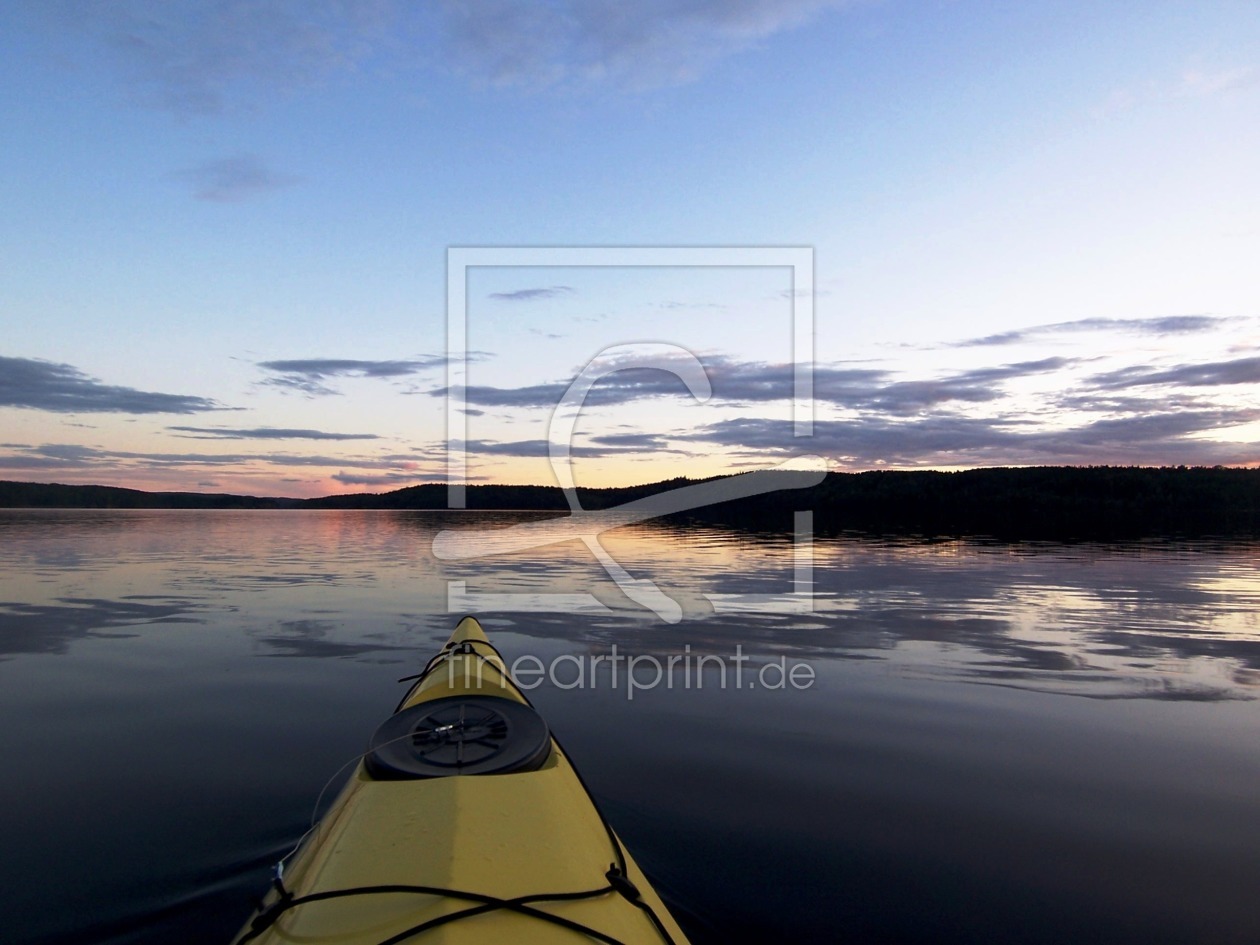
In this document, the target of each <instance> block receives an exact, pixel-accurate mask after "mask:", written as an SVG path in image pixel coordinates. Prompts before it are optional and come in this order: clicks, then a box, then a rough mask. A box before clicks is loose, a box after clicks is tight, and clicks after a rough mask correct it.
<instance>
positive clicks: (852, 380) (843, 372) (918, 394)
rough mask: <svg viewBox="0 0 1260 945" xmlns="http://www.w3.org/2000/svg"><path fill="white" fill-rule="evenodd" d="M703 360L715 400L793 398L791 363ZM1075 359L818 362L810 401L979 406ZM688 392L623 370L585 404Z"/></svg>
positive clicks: (536, 393) (515, 403) (536, 388)
mask: <svg viewBox="0 0 1260 945" xmlns="http://www.w3.org/2000/svg"><path fill="white" fill-rule="evenodd" d="M703 361H704V364H705V370H706V372H707V374H708V375H709V380H710V382H711V383H712V386H713V402H715V403H722V402H726V403H741V404H747V403H765V402H771V401H785V400H790V399H791V398H792V396H793V390H794V386H793V385H794V382H795V377H796V372H795V366H794V365H792V364H787V363H780V364H767V363H764V362H751V361H738V360H735V359H733V358H729V357H725V356H721V355H710V356H708V357H706V358H704V359H703ZM1072 363H1074V361H1073V359H1070V358H1043V359H1041V360H1037V361H1021V362H1016V363H1013V364H1004V365H998V366H995V367H989V368H979V369H976V370H972V371H964V372H961V373H957V374H953V375H945V376H943V377H939V378H930V379H922V380H907V381H898V380H895V379H894V375H893V374H892V372H890V371H888V370H885V369H882V368H870V367H850V366H847V365H842V364H841V365H818V366H816V367H815V368H814V370H813V379H814V399H815V400H816V401H817V402H819V403H825V404H831V405H834V406H838V407H846V408H851V409H871V410H879V411H889V412H893V413H907V412H913V411H916V410H922V409H924V408H927V407H931V406H934V405H937V404H942V403H948V402H950V401H963V402H971V403H980V402H984V401H990V400H995V399H997V398H998V397H1000V396H1002V384H1003V383H1004V382H1005V381H1008V380H1012V379H1015V378H1020V377H1030V376H1033V375H1036V374H1045V373H1050V372H1054V371H1058V370H1061V369H1063V368H1064V367H1066V366H1068V365H1070V364H1072ZM567 390H568V383H566V382H555V383H550V384H533V385H528V386H525V387H517V388H503V387H490V386H478V385H470V386H469V387H467V388H466V389H465V391H464V399H465V402H466V403H470V404H477V405H479V406H482V407H535V408H551V407H555V406H556V404H558V403H559V402H560V400H561V399H562V398H563V397H564V394H565V392H566V391H567ZM445 393H446V388H440V389H438V390H436V391H433V394H434V395H435V396H441V395H445ZM689 396H690V395H689V394H688V393H687V390H686V387H685V386H684V385H683V383H682V382H681V381H680V380H679V379H678V377H676V376H675V375H673V374H671V373H669V372H668V371H659V370H653V369H649V368H637V367H627V368H626V369H624V370H621V371H618V372H616V373H615V374H610V375H608V376H607V377H604V378H602V379H601V380H600V381H599V382H598V383H597V384H596V385H595V387H594V388H592V390H591V392H590V394H589V396H588V397H587V403H589V404H592V405H601V404H618V403H629V402H631V401H635V400H642V399H646V398H652V397H689Z"/></svg>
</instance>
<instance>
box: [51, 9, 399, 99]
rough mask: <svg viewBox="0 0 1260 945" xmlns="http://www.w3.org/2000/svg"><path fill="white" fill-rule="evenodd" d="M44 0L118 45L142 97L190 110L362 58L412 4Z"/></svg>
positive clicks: (271, 90)
mask: <svg viewBox="0 0 1260 945" xmlns="http://www.w3.org/2000/svg"><path fill="white" fill-rule="evenodd" d="M46 7H47V11H46V12H48V13H49V15H52V16H57V17H58V18H59V20H58V23H57V25H58V26H59V27H61V28H63V29H65V28H72V29H76V30H82V31H84V32H86V33H88V34H89V35H90V36H92V37H94V38H96V39H97V40H98V41H100V42H102V43H103V44H104V45H105V46H106V47H107V48H108V49H110V50H111V51H112V52H113V53H114V54H115V56H116V57H117V59H118V62H119V65H120V67H121V68H122V70H123V73H124V75H125V77H126V80H127V81H128V83H129V85H130V88H131V89H132V92H133V93H134V95H135V97H136V98H137V99H138V100H140V101H142V102H144V103H145V104H149V105H153V106H155V107H159V108H163V109H167V110H170V111H173V112H176V113H179V114H182V115H210V114H216V113H219V112H223V111H226V110H228V109H229V108H231V107H232V106H233V105H241V104H244V105H253V104H256V103H257V102H259V101H261V100H266V99H267V98H269V97H271V96H273V95H275V94H277V93H281V94H283V93H287V92H291V91H293V90H295V89H298V88H300V87H302V86H305V85H308V84H310V83H312V82H316V81H319V80H320V79H323V78H324V77H327V76H329V75H331V74H333V73H335V72H339V71H345V70H349V69H351V68H354V67H355V66H356V65H358V64H359V63H361V62H362V61H363V60H364V59H366V58H367V57H368V56H369V55H370V54H371V53H372V51H373V50H374V49H375V48H376V47H377V46H378V44H380V43H381V41H382V40H383V39H384V38H385V37H387V36H388V35H389V34H390V32H391V27H392V26H393V25H394V24H395V23H396V20H397V15H398V14H399V12H401V11H402V10H404V9H405V7H404V6H403V5H401V4H400V3H398V2H397V0H301V2H298V0H234V2H231V3H224V2H218V3H195V4H188V3H170V2H169V0H112V2H110V3H108V4H96V3H88V4H84V3H79V2H76V0H48V2H47V4H46Z"/></svg>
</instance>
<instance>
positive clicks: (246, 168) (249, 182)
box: [174, 154, 301, 203]
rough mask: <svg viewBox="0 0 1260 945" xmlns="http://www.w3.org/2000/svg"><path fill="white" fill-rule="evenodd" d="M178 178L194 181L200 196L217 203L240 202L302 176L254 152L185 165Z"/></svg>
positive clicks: (202, 198)
mask: <svg viewBox="0 0 1260 945" xmlns="http://www.w3.org/2000/svg"><path fill="white" fill-rule="evenodd" d="M174 176H175V178H176V179H177V180H181V181H184V182H185V183H187V184H191V185H192V188H193V196H195V197H196V198H197V199H198V200H210V201H213V202H215V203H239V202H240V201H242V200H248V199H249V198H251V197H257V196H259V195H261V194H265V193H268V192H269V191H273V190H280V189H281V188H284V187H289V186H292V185H293V184H296V183H298V182H299V181H300V180H301V178H298V177H294V176H293V175H291V174H282V173H280V172H278V171H273V170H272V169H271V168H269V167H268V166H267V165H266V164H265V163H264V162H263V160H262V158H260V157H258V156H257V155H254V154H238V155H235V156H234V157H225V158H217V159H215V160H212V161H206V162H204V163H202V164H198V165H197V166H196V167H189V168H185V169H184V170H182V171H176V172H175V174H174Z"/></svg>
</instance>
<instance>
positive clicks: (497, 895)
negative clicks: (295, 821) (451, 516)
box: [236, 617, 686, 945]
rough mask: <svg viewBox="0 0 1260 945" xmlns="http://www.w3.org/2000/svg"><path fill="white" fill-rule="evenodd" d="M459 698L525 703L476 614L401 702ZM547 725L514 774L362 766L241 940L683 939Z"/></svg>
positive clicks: (459, 944) (415, 710) (406, 706)
mask: <svg viewBox="0 0 1260 945" xmlns="http://www.w3.org/2000/svg"><path fill="white" fill-rule="evenodd" d="M459 696H473V697H477V698H478V699H483V700H484V697H491V699H492V700H510V701H512V702H515V703H517V704H524V705H528V701H527V700H526V699H525V698H524V696H523V695H522V694H521V693H520V691H519V690H518V689H517V688H516V687H515V685H514V684H513V683H512V682H511V679H510V677H508V675H507V673H506V669H505V668H504V667H503V665H502V661H501V659H500V658H499V657H498V654H497V652H495V651H494V650H493V648H492V647H491V646H490V644H489V641H488V640H487V639H486V636H485V633H484V631H483V630H482V628H481V626H480V624H478V623H477V621H476V620H475V619H473V618H471V617H465V618H464V619H463V620H462V621H460V623H459V625H458V627H456V630H455V633H454V634H453V635H452V637H451V640H450V642H448V643H447V645H446V647H445V648H444V650H443V651H442V654H440V655H439V657H437V658H435V660H434V661H433V662H432V663H431V664H430V666H429V667H428V668H427V669H426V673H425V674H424V675H423V676H422V678H421V679H420V680H419V682H417V683H416V685H415V686H413V688H412V690H411V691H410V692H409V693H408V694H407V696H406V697H405V698H404V699H403V702H402V704H401V705H400V707H399V710H400V712H403V711H407V710H411V712H412V714H413V715H416V716H417V717H419V716H421V715H424V714H425V713H426V712H431V711H435V710H436V709H438V708H439V707H441V706H447V705H455V706H457V707H458V706H460V705H462V703H461V702H460V701H459V700H458V699H452V698H451V697H459ZM440 699H442V700H447V701H446V702H443V703H437V700H440ZM430 703H433V705H430ZM484 704H487V705H491V706H493V705H495V704H499V705H501V703H497V702H493V701H492V702H489V703H484ZM461 718H462V714H461ZM508 718H509V719H511V718H513V716H512V715H511V714H510V713H509V715H508ZM395 719H398V716H395ZM505 724H506V723H505ZM454 727H455V725H454V724H451V725H447V726H437V728H439V729H443V728H445V729H453V728H454ZM500 727H501V728H502V726H500ZM509 727H510V726H509ZM430 728H433V726H432V725H430ZM417 737H418V736H417ZM546 737H547V739H548V740H549V743H550V744H549V750H548V751H547V752H546V756H545V759H544V760H542V762H541V764H540V765H538V766H537V767H535V768H534V769H533V770H522V771H514V772H512V773H506V774H451V775H449V776H444V777H420V778H402V779H388V780H382V779H380V778H379V777H377V776H374V774H373V769H372V767H371V765H370V764H364V763H363V762H360V764H359V765H358V767H357V769H356V771H355V773H354V775H353V776H352V777H351V779H350V781H349V783H348V784H347V785H346V787H345V788H344V789H343V791H342V792H341V795H340V796H339V797H338V798H337V800H336V801H335V802H334V804H333V806H332V808H331V809H330V810H329V812H328V814H327V815H326V816H325V817H324V818H323V820H321V821H320V823H319V824H318V825H317V827H316V828H314V830H313V831H312V833H311V834H310V835H308V837H307V838H306V839H305V841H304V842H303V843H302V845H301V847H300V848H299V849H298V851H297V852H296V853H295V854H294V856H293V858H292V861H291V862H290V863H289V864H288V865H287V866H286V867H285V868H284V870H283V889H284V891H285V893H287V896H288V897H289V899H288V900H285V899H284V897H283V896H282V895H281V892H280V889H279V888H277V889H273V891H272V893H271V894H270V895H269V896H268V899H267V901H266V902H265V903H264V905H263V909H262V911H261V912H260V913H259V915H258V917H256V918H255V920H254V921H253V922H252V923H251V924H250V925H247V926H246V928H245V929H243V930H242V932H241V934H240V935H239V936H238V938H237V940H236V941H237V943H238V945H244V943H246V942H258V943H268V945H272V943H280V942H303V943H323V945H359V943H372V945H383V943H387V942H388V943H392V942H413V941H414V942H416V943H417V945H427V943H449V945H475V943H485V942H520V943H526V945H529V943H539V945H543V943H564V942H569V943H574V942H582V941H604V942H618V943H625V945H630V943H654V945H655V943H664V942H673V943H676V945H685V942H686V938H685V936H684V935H683V933H682V931H681V930H680V929H679V928H678V926H677V924H676V923H675V922H674V920H673V918H672V917H671V916H670V915H669V913H668V911H667V910H666V908H665V906H664V904H663V903H662V902H661V901H660V899H659V897H658V896H657V895H656V893H655V892H654V891H653V890H652V888H651V887H650V885H649V884H648V882H647V879H646V878H645V877H644V876H643V874H642V872H641V871H640V870H639V868H638V866H637V865H636V864H635V863H634V861H633V859H632V858H631V857H630V855H629V853H628V852H626V851H625V849H624V847H622V846H621V843H620V841H619V840H618V839H617V838H616V835H615V834H614V833H613V831H612V829H611V828H610V827H609V826H608V825H607V822H606V821H605V820H604V819H603V817H602V815H601V814H600V813H599V811H598V809H597V808H596V807H595V804H594V802H593V801H592V800H591V798H590V795H589V793H588V792H587V790H586V787H585V786H584V785H583V783H582V781H581V778H580V776H579V775H578V774H577V772H576V770H575V769H574V768H573V766H572V765H571V764H570V762H569V759H568V758H567V757H566V756H565V754H564V752H563V751H562V750H561V749H560V747H559V745H558V744H556V742H555V740H554V738H552V737H551V736H550V735H549V734H547V735H546ZM480 744H481V743H480V742H476V743H474V746H473V748H472V749H471V750H472V751H474V752H475V751H478V750H480V749H479V748H478V747H477V746H478V745H480ZM487 750H488V749H487ZM446 751H447V749H445V748H444V749H442V752H446ZM435 756H436V755H435ZM443 757H446V756H445V755H443ZM627 880H628V883H627V882H626V881H627ZM349 890H353V891H354V892H352V893H350V894H346V891H349ZM421 890H424V891H421ZM439 891H440V892H439ZM312 896H313V897H316V898H314V899H307V897H312ZM552 896H560V897H562V898H558V899H553V898H548V897H552ZM320 897H327V898H320ZM522 900H525V901H522ZM294 901H295V904H288V903H289V902H294ZM458 913H467V914H465V915H462V916H460V917H458V918H456V917H455V916H456V914H458ZM421 926H425V927H424V928H420V927H421Z"/></svg>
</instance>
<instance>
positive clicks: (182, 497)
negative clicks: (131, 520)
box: [0, 481, 302, 509]
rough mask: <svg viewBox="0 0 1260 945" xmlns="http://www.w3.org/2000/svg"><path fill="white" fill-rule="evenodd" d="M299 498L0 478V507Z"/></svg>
mask: <svg viewBox="0 0 1260 945" xmlns="http://www.w3.org/2000/svg"><path fill="white" fill-rule="evenodd" d="M301 504H302V500H301V499H281V498H259V497H258V496H252V495H227V494H224V493H217V492H145V491H143V490H141V489H120V488H118V487H116V486H67V485H62V484H60V483H55V482H54V483H43V482H5V481H0V508H36V509H283V508H294V507H296V506H300V505H301Z"/></svg>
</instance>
